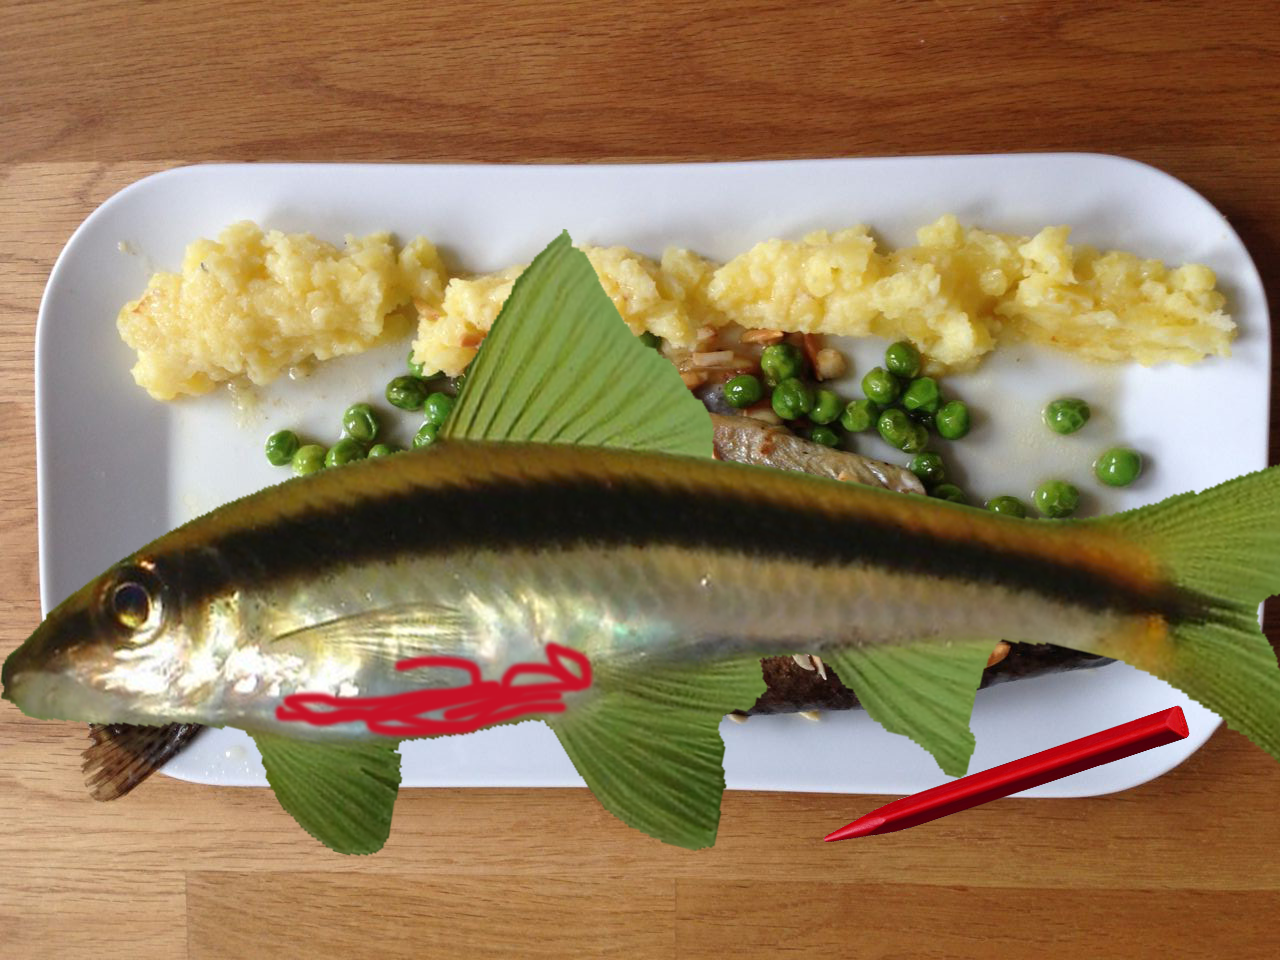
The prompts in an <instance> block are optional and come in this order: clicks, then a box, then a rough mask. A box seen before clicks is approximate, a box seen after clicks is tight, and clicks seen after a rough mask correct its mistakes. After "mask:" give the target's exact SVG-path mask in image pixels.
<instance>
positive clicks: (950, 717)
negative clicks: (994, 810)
mask: <svg viewBox="0 0 1280 960" xmlns="http://www.w3.org/2000/svg"><path fill="white" fill-rule="evenodd" d="M995 643H996V642H995V641H994V640H952V641H948V642H946V643H945V644H942V643H937V642H933V643H916V644H911V643H904V644H893V645H890V644H882V645H876V646H868V647H854V648H850V649H847V650H841V651H838V652H834V653H833V652H828V653H824V654H823V657H822V659H823V660H825V661H827V662H828V663H829V664H831V665H832V666H833V667H835V670H836V673H838V674H839V675H840V680H841V682H843V683H844V685H845V686H847V687H849V689H851V690H852V691H853V692H854V693H855V694H857V696H858V700H860V701H861V702H862V705H863V706H864V707H865V708H866V710H867V713H868V714H869V715H870V717H871V719H873V720H875V721H876V722H877V723H879V724H880V725H881V726H882V727H884V728H885V729H886V730H888V731H889V732H890V733H900V734H902V735H903V736H904V737H909V738H910V739H911V740H913V741H915V742H916V743H917V744H919V745H920V746H921V747H923V748H924V749H925V750H927V751H929V753H931V754H932V755H933V758H934V760H936V761H937V762H938V766H939V767H941V768H942V772H943V773H945V774H947V775H948V776H952V777H963V776H964V775H965V774H966V773H967V772H968V770H969V758H970V757H972V756H973V747H974V739H973V732H972V731H971V730H970V729H969V717H970V716H971V715H972V714H973V695H974V694H975V693H976V692H977V690H978V685H979V684H980V683H981V682H982V671H983V670H984V669H985V668H986V665H987V660H988V658H989V657H990V656H991V649H992V648H993V647H994V646H995Z"/></svg>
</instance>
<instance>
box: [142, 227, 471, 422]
mask: <svg viewBox="0 0 1280 960" xmlns="http://www.w3.org/2000/svg"><path fill="white" fill-rule="evenodd" d="M445 279H446V278H445V271H444V267H443V266H442V265H441V263H440V258H439V256H438V255H437V253H436V250H435V247H433V246H432V245H431V244H430V243H429V242H427V241H426V240H425V239H423V238H418V239H417V240H414V241H413V242H412V243H410V244H408V245H407V246H405V247H404V248H402V249H400V250H398V251H397V249H396V247H395V245H394V244H393V243H392V241H391V237H390V235H389V234H386V233H377V234H372V235H370V236H368V237H348V238H347V243H346V247H345V248H344V249H342V250H339V249H337V248H336V247H334V246H332V245H330V244H327V243H322V242H320V241H319V240H316V239H315V238H314V237H312V236H309V235H306V234H285V233H281V232H279V231H277V230H272V231H270V232H269V233H264V232H263V231H262V230H261V229H260V228H259V227H257V226H255V225H254V224H252V223H247V222H243V223H237V224H233V225H232V226H230V227H227V228H226V229H225V230H224V231H222V233H221V234H220V235H219V236H218V239H217V240H197V241H196V242H195V243H193V244H191V245H190V246H189V247H188V248H187V252H186V256H185V257H184V259H183V263H182V272H181V273H180V274H177V273H157V274H155V275H154V276H153V277H152V278H151V280H150V282H149V283H148V284H147V289H146V292H145V293H143V295H142V296H141V297H140V298H139V299H138V300H134V301H132V302H130V303H128V304H126V305H125V306H124V308H123V309H122V310H121V311H120V315H119V317H118V318H117V327H118V328H119V331H120V336H121V337H123V338H124V341H125V343H127V344H129V346H131V347H133V349H134V350H136V351H137V353H138V362H137V363H136V364H135V365H134V368H133V377H134V379H135V380H136V381H137V382H138V384H139V386H141V387H144V388H145V389H146V390H147V392H148V393H150V394H151V395H152V396H153V397H155V398H156V399H158V400H171V399H173V398H174V397H176V396H178V395H180V394H197V393H204V392H206V391H208V390H210V389H212V388H213V387H214V386H215V385H216V384H217V383H219V382H222V381H225V380H231V379H234V378H238V377H246V378H248V379H249V380H250V381H252V382H253V383H259V384H261V383H267V382H269V381H271V380H273V379H275V378H276V377H278V376H279V375H280V374H281V373H283V372H285V371H286V370H288V369H289V368H290V367H291V366H294V365H295V364H299V363H302V362H304V361H307V360H310V359H312V358H314V359H318V360H326V359H329V358H330V357H336V356H340V355H342V354H348V353H359V352H360V351H362V350H366V349H368V348H369V347H371V346H373V345H375V344H377V343H379V342H381V341H383V340H385V339H387V338H388V337H398V336H402V335H403V334H404V333H405V332H406V331H407V329H408V327H409V324H410V323H411V321H409V320H407V319H405V318H404V317H397V316H395V312H396V311H397V310H399V309H400V308H402V307H406V306H408V305H409V304H410V303H411V302H413V301H414V300H417V301H419V302H420V303H421V304H423V305H426V304H431V303H434V304H438V303H439V302H440V299H441V297H442V296H443V293H444V283H445Z"/></svg>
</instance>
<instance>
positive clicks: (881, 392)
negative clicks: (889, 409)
mask: <svg viewBox="0 0 1280 960" xmlns="http://www.w3.org/2000/svg"><path fill="white" fill-rule="evenodd" d="M901 391H902V384H900V383H898V378H897V377H895V376H894V375H893V374H892V373H890V372H889V371H888V370H886V369H885V368H884V367H872V368H871V369H870V370H868V371H867V373H866V376H864V377H863V378H862V392H863V393H865V394H866V395H867V399H868V400H872V401H874V402H876V403H878V404H880V406H882V407H886V406H888V405H889V404H891V403H893V401H895V400H897V399H898V394H899V393H900V392H901Z"/></svg>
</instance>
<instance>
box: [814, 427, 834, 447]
mask: <svg viewBox="0 0 1280 960" xmlns="http://www.w3.org/2000/svg"><path fill="white" fill-rule="evenodd" d="M809 439H810V440H812V441H813V442H814V443H820V444H822V445H823V446H824V447H838V446H839V445H840V435H839V434H838V433H836V432H835V431H834V430H832V429H831V428H830V427H814V428H813V429H812V430H810V431H809Z"/></svg>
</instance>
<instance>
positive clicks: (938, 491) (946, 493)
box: [929, 483, 969, 503]
mask: <svg viewBox="0 0 1280 960" xmlns="http://www.w3.org/2000/svg"><path fill="white" fill-rule="evenodd" d="M929 495H930V496H932V497H936V498H937V499H939V500H946V501H948V502H950V503H968V502H969V498H968V497H966V496H965V495H964V491H963V490H961V489H960V488H959V487H957V486H956V485H955V484H954V483H940V484H938V485H937V486H936V487H934V488H933V489H932V490H931V491H930V492H929Z"/></svg>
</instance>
